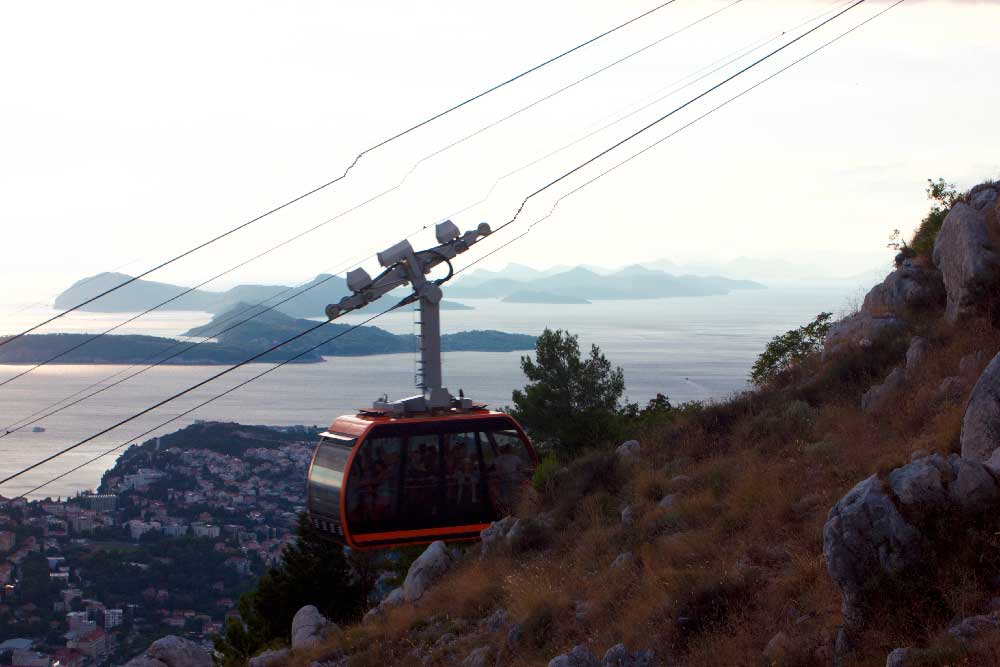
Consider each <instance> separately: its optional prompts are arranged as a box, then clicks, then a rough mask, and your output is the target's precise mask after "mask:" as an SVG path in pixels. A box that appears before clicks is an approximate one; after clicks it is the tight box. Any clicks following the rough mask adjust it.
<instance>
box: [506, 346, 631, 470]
mask: <svg viewBox="0 0 1000 667" xmlns="http://www.w3.org/2000/svg"><path fill="white" fill-rule="evenodd" d="M521 370H522V371H523V372H524V375H525V376H526V377H527V378H528V381H529V382H528V384H527V385H526V386H525V387H524V389H523V390H515V391H514V393H513V396H512V399H513V402H514V406H513V408H512V410H511V414H513V415H514V417H515V418H517V419H518V420H519V421H520V422H521V423H522V424H523V425H524V427H525V428H526V429H527V430H528V431H530V433H531V437H532V439H533V440H534V441H535V442H536V443H537V444H539V445H541V446H542V447H552V448H556V449H559V450H562V451H577V450H579V449H582V448H584V447H587V446H591V445H596V444H601V443H604V442H606V441H608V440H611V439H613V438H615V437H616V436H617V435H618V434H619V433H620V431H621V411H622V407H623V406H622V396H623V395H624V393H625V375H624V373H623V372H622V369H621V368H618V367H612V365H611V362H610V361H608V359H607V358H606V357H605V356H604V355H603V354H602V353H601V350H600V348H599V347H597V346H596V345H592V346H591V348H590V354H588V355H586V356H583V355H581V353H580V342H579V339H578V337H577V336H575V335H572V334H570V333H568V332H565V331H562V330H561V329H557V330H555V331H552V330H550V329H546V330H545V331H544V332H542V335H541V336H539V337H538V339H537V341H536V343H535V358H534V359H532V358H531V357H530V356H525V357H521Z"/></svg>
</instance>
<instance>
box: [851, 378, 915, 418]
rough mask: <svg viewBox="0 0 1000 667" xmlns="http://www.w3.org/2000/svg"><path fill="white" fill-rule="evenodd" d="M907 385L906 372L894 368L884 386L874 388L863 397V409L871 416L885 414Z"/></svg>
mask: <svg viewBox="0 0 1000 667" xmlns="http://www.w3.org/2000/svg"><path fill="white" fill-rule="evenodd" d="M905 385H906V371H904V370H903V369H902V368H894V369H892V372H891V373H889V375H888V376H887V377H886V378H885V380H884V381H883V382H882V384H877V385H874V386H872V387H871V388H870V389H868V391H866V392H865V393H864V395H862V396H861V409H862V410H863V411H864V412H865V413H867V414H871V415H877V414H881V413H883V412H885V411H886V410H887V409H888V408H889V407H890V406H891V405H892V399H893V398H894V397H895V396H896V394H897V393H898V392H899V391H900V390H901V389H902V388H903V387H904V386H905Z"/></svg>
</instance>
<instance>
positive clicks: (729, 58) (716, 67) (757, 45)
mask: <svg viewBox="0 0 1000 667" xmlns="http://www.w3.org/2000/svg"><path fill="white" fill-rule="evenodd" d="M851 2H853V0H847V2H845V3H842V4H841V5H840V7H843V6H845V5H848V4H850V3H851ZM837 9H838V8H837V7H835V8H833V9H828V10H826V11H824V12H821V13H820V14H818V15H816V16H813V17H812V18H810V19H808V20H805V21H802V22H801V23H799V24H797V25H795V26H793V27H791V28H788V29H787V30H783V31H782V32H779V33H775V34H773V35H771V36H770V37H769V38H767V37H765V38H761V39H758V40H756V41H754V42H751V43H750V44H747V45H746V46H743V47H741V48H739V49H736V50H735V51H731V52H730V53H729V54H727V55H725V56H723V57H722V58H719V59H718V60H715V61H713V62H711V63H709V64H708V65H706V66H705V67H703V68H701V69H699V70H696V71H695V72H693V73H691V74H688V75H686V76H683V77H681V78H680V79H677V80H676V81H674V82H673V83H669V84H667V85H666V86H663V87H662V88H660V89H658V90H657V91H656V92H655V93H653V95H657V94H658V93H661V92H663V91H664V90H668V89H670V92H668V93H666V94H665V95H660V96H659V97H656V98H655V99H653V100H652V101H650V102H647V103H645V104H642V103H641V102H640V104H642V106H640V107H638V108H637V109H634V110H633V111H631V112H629V113H627V114H626V115H624V116H620V117H618V118H617V119H616V120H613V121H611V122H609V123H606V124H604V125H601V126H600V127H598V128H597V129H595V130H593V131H591V132H588V133H587V134H584V135H583V136H581V137H578V138H576V139H574V140H573V141H571V142H569V143H566V144H563V145H562V146H560V147H559V148H556V149H554V150H552V151H550V152H548V153H545V154H544V155H540V156H539V157H537V158H535V159H534V160H531V161H530V162H526V163H524V164H522V165H521V166H520V167H518V168H516V169H514V170H512V171H509V172H507V173H506V174H504V175H503V176H500V177H499V178H497V179H496V180H495V181H494V182H493V185H492V186H490V189H489V190H488V191H487V192H486V194H485V195H484V196H483V197H482V198H481V199H479V200H478V201H475V202H473V203H471V204H468V205H467V206H465V207H463V208H460V209H458V210H457V211H453V212H452V213H450V214H448V215H446V216H444V218H442V219H450V218H454V217H457V216H459V215H461V214H463V213H466V212H468V211H469V210H471V209H473V208H475V207H476V206H479V205H480V204H483V203H485V202H487V201H489V199H490V198H491V197H492V196H493V192H494V191H495V190H496V189H497V187H498V186H499V185H500V183H502V182H503V181H505V180H506V179H508V178H510V177H511V176H514V175H515V174H518V173H520V172H522V171H524V170H525V169H528V168H530V167H533V166H535V165H536V164H538V163H539V162H544V161H545V160H547V159H549V158H550V157H552V156H554V155H557V154H559V153H561V152H563V151H564V150H566V149H568V148H572V147H573V146H576V145H578V144H579V143H581V142H583V141H586V140H587V139H589V138H590V137H593V136H594V135H596V134H600V133H601V132H603V131H604V130H607V129H608V128H610V127H612V126H614V125H617V124H618V123H621V122H622V121H624V120H627V119H629V118H632V117H633V116H635V115H636V114H638V113H640V112H642V111H645V110H646V109H648V108H650V107H652V106H654V105H656V104H658V103H660V102H662V101H663V100H665V99H668V98H670V97H673V96H674V95H676V94H677V93H679V92H681V91H682V90H685V89H687V88H690V87H691V86H693V85H694V84H696V83H698V82H699V81H702V80H704V79H706V78H707V77H709V76H711V75H712V74H715V73H716V72H718V71H720V70H722V69H725V68H726V67H728V66H730V65H732V64H733V63H735V62H737V61H739V60H741V59H742V58H744V57H746V56H747V55H749V54H750V53H753V52H754V51H757V50H759V49H761V48H763V47H765V46H767V45H768V44H771V43H773V42H775V41H777V40H778V39H780V38H782V37H784V36H785V35H787V34H788V33H790V32H794V31H796V30H798V29H799V28H802V27H804V26H807V25H809V24H810V23H813V22H814V21H818V20H819V19H821V18H823V17H824V16H826V15H827V14H830V13H833V12H836V11H837ZM698 75H700V76H698ZM695 76H697V78H692V77H695ZM689 79H690V80H689ZM685 81H687V83H684V85H680V84H682V83H683V82H685ZM677 86H679V87H677ZM645 99H647V98H644V101H645ZM633 104H635V103H631V104H628V105H626V106H625V107H622V108H621V109H619V110H618V111H616V112H614V113H612V114H609V115H608V116H604V118H602V119H601V120H599V121H597V123H595V124H594V125H600V124H601V123H603V122H604V121H605V120H607V119H608V118H611V117H614V116H617V115H618V114H619V113H621V112H622V111H625V110H626V109H628V108H629V107H631V106H632V105H633ZM591 127H593V125H592V126H591Z"/></svg>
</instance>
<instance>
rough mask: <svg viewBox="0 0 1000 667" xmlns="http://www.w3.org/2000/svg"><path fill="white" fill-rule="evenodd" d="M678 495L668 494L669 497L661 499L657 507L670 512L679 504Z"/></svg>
mask: <svg viewBox="0 0 1000 667" xmlns="http://www.w3.org/2000/svg"><path fill="white" fill-rule="evenodd" d="M677 497H678V494H676V493H668V494H667V495H665V496H663V497H662V498H660V502H658V503H656V506H657V507H659V508H660V509H661V510H668V509H670V508H671V507H673V506H674V505H675V504H676V503H677Z"/></svg>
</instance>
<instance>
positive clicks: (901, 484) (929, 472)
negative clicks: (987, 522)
mask: <svg viewBox="0 0 1000 667" xmlns="http://www.w3.org/2000/svg"><path fill="white" fill-rule="evenodd" d="M889 485H890V486H891V488H892V491H893V493H894V494H895V495H896V499H897V500H898V501H899V503H900V504H901V505H902V507H903V509H904V510H905V512H906V514H907V515H908V516H910V517H911V518H913V519H916V520H918V521H919V520H922V519H924V518H927V517H929V516H932V515H934V514H941V513H944V512H959V513H963V514H978V513H981V512H985V511H986V510H988V509H989V508H990V507H992V506H993V505H994V504H995V503H996V502H997V499H998V491H997V483H996V480H994V478H993V475H992V474H991V473H990V471H989V470H988V469H987V467H986V466H985V465H983V464H981V463H978V462H976V461H969V460H968V459H964V458H962V457H960V456H958V455H956V454H952V455H951V456H949V457H948V458H947V459H946V458H945V457H943V456H941V455H940V454H933V455H931V456H925V457H923V458H919V459H917V460H915V461H913V462H911V463H908V464H907V465H905V466H903V467H901V468H896V469H895V470H893V471H892V472H891V473H889Z"/></svg>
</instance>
